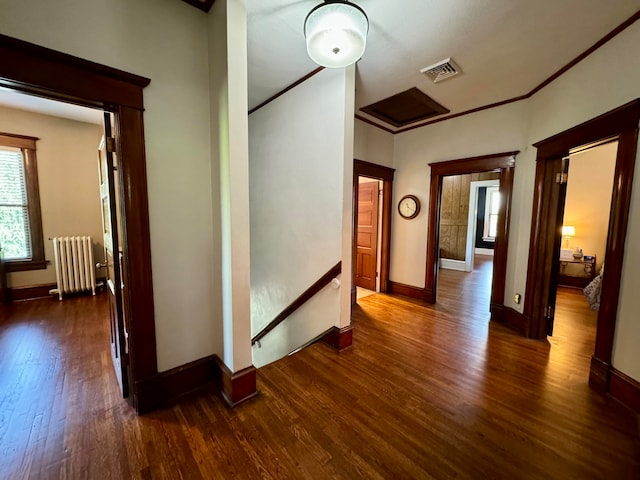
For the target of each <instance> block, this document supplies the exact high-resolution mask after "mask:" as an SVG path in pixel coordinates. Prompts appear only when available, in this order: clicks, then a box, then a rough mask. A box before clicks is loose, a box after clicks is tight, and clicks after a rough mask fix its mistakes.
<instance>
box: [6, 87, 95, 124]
mask: <svg viewBox="0 0 640 480" xmlns="http://www.w3.org/2000/svg"><path fill="white" fill-rule="evenodd" d="M0 106H4V107H11V108H17V109H19V110H26V111H28V112H36V113H41V114H44V115H51V116H53V117H61V118H67V119H70V120H76V121H78V122H86V123H94V124H96V125H102V115H103V114H102V111H101V110H96V109H93V108H87V107H80V106H78V105H73V104H71V103H64V102H57V101H55V100H49V99H47V98H42V97H35V96H33V95H25V94H23V93H20V92H17V91H15V90H10V89H8V88H4V87H0Z"/></svg>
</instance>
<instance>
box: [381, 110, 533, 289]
mask: <svg viewBox="0 0 640 480" xmlns="http://www.w3.org/2000/svg"><path fill="white" fill-rule="evenodd" d="M526 107H527V103H526V102H524V101H523V102H516V103H512V104H509V105H506V106H504V107H502V108H496V109H491V110H486V111H484V112H480V113H476V114H471V115H466V116H463V117H459V118H455V119H452V120H449V121H447V122H441V123H436V124H433V125H430V126H428V127H424V128H418V129H415V130H410V131H408V132H405V133H401V134H397V135H396V136H395V154H394V168H396V174H395V177H394V185H393V196H394V200H393V205H397V203H398V201H399V200H400V198H402V197H403V196H404V195H407V194H413V195H416V196H417V197H418V198H419V199H420V203H421V205H422V208H421V210H420V213H419V214H418V216H417V217H416V218H414V219H412V220H406V219H403V218H401V217H400V215H399V214H398V212H397V210H396V209H395V208H394V209H393V219H392V222H391V226H392V232H391V273H390V277H391V280H393V281H394V282H399V283H404V284H407V285H412V286H416V287H420V288H422V287H424V279H425V267H426V261H427V257H426V252H427V247H426V245H427V223H428V222H427V220H428V216H429V213H428V212H429V184H430V181H431V177H430V169H429V165H428V164H429V163H433V162H440V161H445V160H454V159H460V158H465V157H473V156H477V155H485V154H491V153H500V152H508V151H514V150H523V149H524V148H525V132H526V126H527V108H526ZM516 165H517V167H516V177H517V175H518V170H519V169H520V157H519V156H518V157H516ZM520 170H521V171H524V170H525V169H524V168H523V169H520ZM516 182H517V180H516ZM517 203H518V201H517V199H514V206H515V207H517ZM514 220H515V219H514ZM516 223H517V222H516ZM513 228H517V226H512V229H513ZM510 248H511V245H510ZM507 283H509V278H508V279H507Z"/></svg>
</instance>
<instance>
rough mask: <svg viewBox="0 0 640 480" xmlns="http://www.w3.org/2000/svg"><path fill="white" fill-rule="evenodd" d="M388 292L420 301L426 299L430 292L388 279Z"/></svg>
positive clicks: (428, 297) (429, 296)
mask: <svg viewBox="0 0 640 480" xmlns="http://www.w3.org/2000/svg"><path fill="white" fill-rule="evenodd" d="M389 293H392V294H394V295H402V296H403V297H410V298H416V299H418V300H422V301H428V299H430V298H431V295H432V293H431V292H429V291H427V290H426V289H424V288H420V287H414V286H411V285H405V284H404V283H399V282H393V281H389Z"/></svg>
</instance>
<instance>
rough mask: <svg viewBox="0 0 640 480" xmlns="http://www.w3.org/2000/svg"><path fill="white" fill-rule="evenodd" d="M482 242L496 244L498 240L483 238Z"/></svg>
mask: <svg viewBox="0 0 640 480" xmlns="http://www.w3.org/2000/svg"><path fill="white" fill-rule="evenodd" d="M482 241H483V242H492V243H495V241H496V238H495V237H482Z"/></svg>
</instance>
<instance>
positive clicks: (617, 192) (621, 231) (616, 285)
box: [524, 100, 640, 387]
mask: <svg viewBox="0 0 640 480" xmlns="http://www.w3.org/2000/svg"><path fill="white" fill-rule="evenodd" d="M639 121H640V100H634V101H633V102H630V103H628V104H626V105H623V106H622V107H620V108H617V109H615V110H612V111H610V112H608V113H606V114H603V115H600V116H598V117H596V118H594V119H592V120H589V121H587V122H584V123H582V124H580V125H578V126H576V127H573V128H571V129H569V130H566V131H565V132H563V133H560V134H558V135H554V136H552V137H550V138H548V139H546V140H543V141H541V142H538V143H536V144H534V146H536V147H537V148H538V157H537V162H538V164H537V167H536V180H535V182H536V186H535V195H534V204H533V210H532V220H531V225H532V226H531V240H530V251H529V263H528V274H527V286H526V292H527V295H526V298H525V305H524V313H525V316H526V317H527V318H529V319H530V326H529V329H528V330H529V336H530V337H533V338H544V337H545V336H546V319H545V318H544V315H543V313H542V309H541V305H543V302H544V301H546V296H547V292H548V291H549V289H550V288H551V283H552V282H553V281H554V275H553V272H554V269H553V267H554V265H556V264H557V263H558V262H557V261H556V257H557V250H556V249H555V246H556V245H559V241H560V235H561V233H560V231H559V229H558V228H557V226H556V225H547V222H545V218H546V217H548V216H549V215H546V214H545V212H548V211H550V209H557V208H559V206H558V202H559V200H558V196H557V195H554V194H553V192H554V191H555V190H554V184H553V180H552V179H550V178H549V177H552V175H550V174H549V171H550V170H549V169H550V168H552V167H553V166H554V165H555V164H557V163H558V162H559V160H558V159H559V158H561V157H563V156H566V155H568V154H569V151H570V150H571V149H572V148H575V147H579V146H582V145H586V144H589V143H593V142H597V141H600V140H603V139H607V138H611V137H617V138H618V153H617V157H616V167H615V173H614V181H613V191H612V200H611V210H610V214H609V227H608V234H607V246H606V252H605V257H606V259H607V268H606V269H605V273H604V278H603V282H602V296H601V297H602V301H601V303H600V310H599V311H598V325H597V331H596V345H595V352H594V360H593V361H592V362H591V368H592V372H591V376H590V381H591V383H592V384H593V385H594V386H597V387H601V386H602V385H603V384H604V385H606V381H607V379H606V377H605V378H603V371H602V370H603V369H602V368H598V366H600V365H601V364H605V365H609V364H611V359H612V353H613V339H614V335H615V329H616V321H617V314H618V301H619V296H620V283H621V279H622V268H623V264H624V243H625V238H626V233H627V224H628V212H629V208H630V206H631V188H632V183H633V175H634V169H635V158H636V149H637V142H638V122H639Z"/></svg>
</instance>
